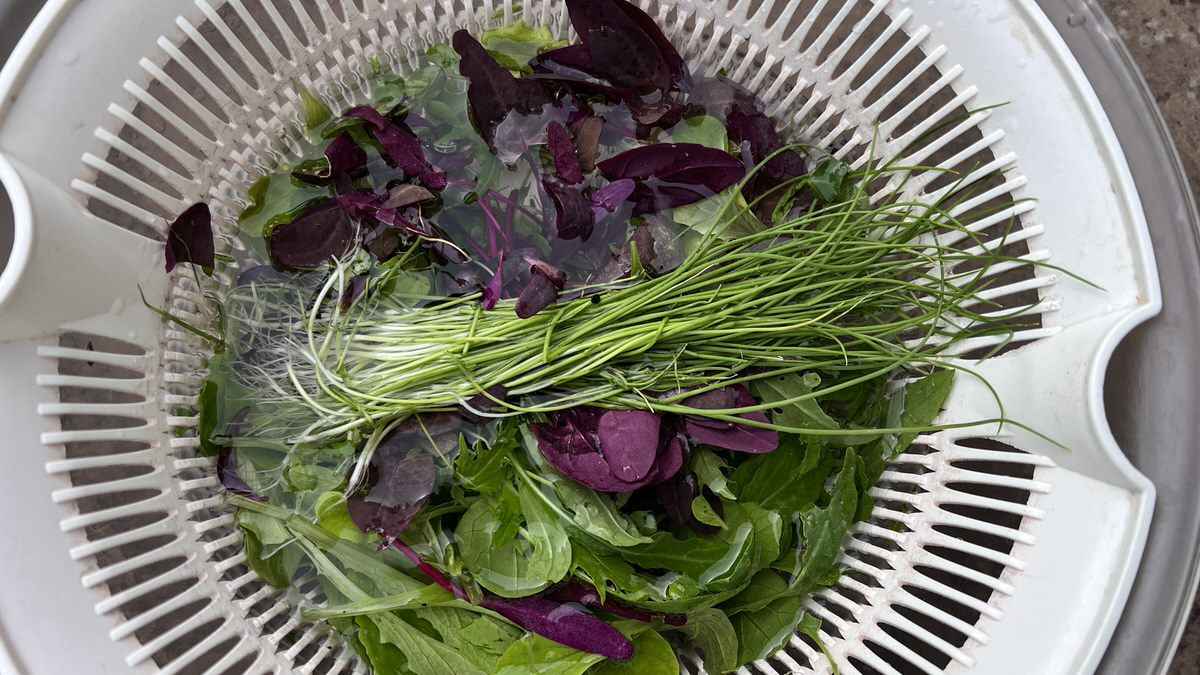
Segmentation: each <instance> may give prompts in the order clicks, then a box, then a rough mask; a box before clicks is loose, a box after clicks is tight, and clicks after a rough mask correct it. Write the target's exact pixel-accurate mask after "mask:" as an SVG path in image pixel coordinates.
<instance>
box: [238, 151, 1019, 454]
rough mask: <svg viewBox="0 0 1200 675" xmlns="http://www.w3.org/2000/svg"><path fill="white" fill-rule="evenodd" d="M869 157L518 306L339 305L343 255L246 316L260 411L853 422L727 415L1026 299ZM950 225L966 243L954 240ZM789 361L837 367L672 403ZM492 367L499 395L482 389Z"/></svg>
mask: <svg viewBox="0 0 1200 675" xmlns="http://www.w3.org/2000/svg"><path fill="white" fill-rule="evenodd" d="M881 176H882V172H875V173H871V174H864V175H862V176H860V177H859V179H860V182H859V184H860V187H859V193H858V194H857V195H856V196H855V197H853V198H851V199H848V200H847V201H844V202H842V203H838V204H833V205H829V206H825V207H823V208H820V209H819V210H815V211H812V212H809V213H806V214H804V215H802V216H799V217H795V218H791V219H789V220H786V221H784V222H779V223H777V224H775V225H773V226H770V227H766V228H764V229H762V230H761V231H758V232H753V233H749V234H743V235H741V236H737V237H735V238H730V239H722V238H720V237H718V236H714V235H711V234H710V235H709V236H705V237H704V238H703V240H702V241H701V242H700V243H699V245H698V246H697V248H696V249H695V250H694V251H693V252H692V253H691V254H690V256H689V257H688V258H687V259H686V260H685V261H684V262H683V264H682V265H680V266H679V267H678V268H676V269H675V270H673V271H671V272H669V273H667V274H665V275H663V276H661V277H658V278H637V279H627V280H624V281H623V282H621V283H616V284H611V285H609V286H607V287H603V288H597V289H592V290H593V292H594V293H595V295H594V297H581V298H579V299H576V300H572V301H569V302H563V303H560V304H559V305H557V306H555V307H552V308H550V309H548V310H546V311H544V312H542V313H540V314H539V315H537V316H536V317H534V318H532V319H527V320H522V319H519V318H518V317H517V316H516V315H515V313H514V311H513V303H512V302H511V301H510V302H504V303H501V304H500V305H499V307H498V308H497V309H496V310H494V311H488V312H484V311H481V309H480V307H479V303H478V297H477V296H469V297H463V298H458V299H451V300H446V299H441V302H439V303H437V304H427V305H424V306H414V301H415V300H432V298H405V297H404V296H403V295H402V294H395V293H393V294H388V295H383V296H379V297H373V298H372V299H371V301H369V302H366V303H362V305H361V306H359V307H355V308H354V309H352V310H351V311H349V312H348V313H344V314H343V313H342V312H341V311H340V310H338V309H337V308H336V302H332V303H331V302H329V299H330V298H334V299H336V297H337V294H338V293H339V292H340V291H341V289H342V288H344V287H345V284H346V283H347V279H348V278H349V276H350V272H349V270H348V267H347V264H346V263H343V264H341V265H339V267H338V268H337V270H336V271H335V273H334V274H333V275H331V276H330V277H329V278H328V280H327V281H326V283H325V284H324V286H323V287H321V288H319V289H316V301H315V302H312V301H311V298H305V297H303V296H302V295H301V294H297V298H299V299H298V300H297V301H296V302H294V303H293V307H292V309H291V311H290V313H289V312H287V311H285V312H284V314H285V315H286V316H285V317H284V319H283V320H282V322H281V321H280V320H279V319H278V318H276V320H274V321H269V320H266V319H264V318H263V317H262V316H258V319H257V320H258V322H259V324H260V325H262V326H268V329H269V327H270V326H275V327H276V328H278V326H279V325H281V323H284V324H287V326H288V329H287V330H276V331H275V337H274V338H273V339H270V340H262V341H261V342H262V343H264V344H263V346H262V347H261V349H260V353H259V354H258V355H257V364H256V365H255V366H253V367H250V368H246V369H244V370H243V372H241V373H240V377H241V378H242V380H243V382H242V384H243V386H244V387H245V388H247V389H248V390H250V391H252V392H255V396H257V397H259V399H260V402H261V403H262V404H263V405H269V406H273V408H272V409H273V410H278V411H280V414H279V415H278V416H276V417H275V418H274V419H273V423H274V424H276V425H277V428H275V429H274V431H275V433H279V432H280V431H286V432H287V435H286V436H285V437H287V438H288V439H289V441H290V442H294V443H304V442H315V441H319V440H324V439H329V438H334V437H337V436H339V435H344V434H346V433H347V432H350V431H353V430H356V429H360V428H368V429H369V428H371V427H375V428H376V429H378V428H379V427H380V425H381V424H386V423H387V422H389V421H395V420H398V419H402V418H404V417H407V416H409V415H411V414H413V413H417V412H426V411H438V410H449V409H453V408H455V407H458V406H466V407H468V408H470V409H472V410H474V411H475V412H477V413H479V414H481V415H484V416H505V415H516V414H524V413H535V412H549V411H553V410H559V409H564V408H568V407H572V406H577V405H583V404H587V405H594V406H600V407H612V408H626V409H627V408H634V409H648V410H654V411H661V412H677V413H690V414H702V415H706V416H709V417H712V418H716V419H725V420H734V419H738V421H739V422H741V423H743V424H749V425H750V426H759V427H767V428H775V429H777V430H780V431H789V432H793V433H806V434H812V435H837V434H850V433H856V432H854V431H849V430H847V431H842V430H827V429H826V430H821V429H794V428H790V427H782V426H778V425H773V424H770V423H761V422H748V421H746V420H744V419H740V418H736V417H735V416H736V415H739V414H743V413H747V412H754V411H759V410H766V409H769V408H772V407H777V406H780V405H787V404H790V403H794V402H799V401H801V400H803V399H808V398H818V397H821V396H826V395H829V394H832V393H834V392H835V391H837V390H839V389H843V388H846V387H850V386H853V385H854V384H856V383H858V382H863V381H866V380H870V379H874V378H879V377H883V376H886V375H888V374H892V373H896V372H898V371H902V370H903V369H904V368H911V367H914V366H926V367H927V366H930V365H939V364H940V365H947V364H950V360H949V355H952V354H954V353H955V349H954V348H955V347H956V346H957V345H960V344H961V343H962V342H964V341H966V340H970V339H974V338H981V337H988V336H991V337H995V336H1008V335H1011V332H1012V328H1011V327H1008V326H1006V325H1005V324H1004V319H1006V318H1011V317H1016V316H1020V315H1022V314H1024V313H1025V312H1026V311H1027V310H1028V309H1029V308H1028V307H1018V308H1010V309H1003V310H999V311H997V310H998V307H997V306H996V305H995V304H994V303H993V302H991V301H989V300H987V299H986V294H985V293H984V292H985V291H986V290H988V289H989V288H993V287H994V286H995V280H994V279H992V278H991V273H992V272H993V271H994V267H995V266H996V265H999V264H1002V263H1007V262H1011V261H1012V260H1013V258H1011V257H1008V256H1005V255H1002V254H1001V253H1000V251H1001V250H1002V249H1003V246H1004V241H1003V239H1001V240H999V241H993V242H991V243H990V244H984V242H983V241H981V240H980V239H979V238H978V236H977V235H976V234H974V233H972V231H971V230H970V229H969V228H968V227H966V226H965V225H964V224H963V223H961V222H960V221H959V220H958V219H957V218H955V217H954V216H952V215H951V214H950V212H949V211H950V210H949V208H948V207H946V206H945V205H930V204H924V203H920V202H891V203H886V204H882V205H877V206H875V205H871V204H870V202H869V201H868V200H867V199H866V198H865V196H864V195H865V194H866V192H867V189H868V187H867V186H869V185H871V184H872V182H873V181H876V180H878V179H879V178H880V177H881ZM728 210H731V209H729V208H728V205H727V207H726V211H728ZM727 215H730V214H727ZM739 215H741V214H736V213H735V214H731V217H730V220H731V221H732V220H733V219H736V218H737V217H738V216H739ZM948 240H954V241H956V242H957V246H950V245H947V244H944V243H941V242H943V241H948ZM964 240H965V241H966V242H967V243H968V244H974V248H973V250H970V251H969V252H964V250H963V249H964V247H963V246H962V242H963V241H964ZM635 269H638V267H637V266H635ZM331 305H334V307H333V309H330V306H331ZM951 367H956V366H953V365H951ZM804 372H817V373H826V374H835V375H836V378H834V379H835V380H836V384H833V385H831V386H827V387H824V388H822V389H819V390H818V391H814V392H811V393H806V394H803V395H799V396H797V397H796V398H795V399H789V400H786V401H773V402H771V403H766V404H761V405H756V406H750V407H743V408H736V409H729V410H719V411H712V410H706V411H699V410H694V409H691V408H688V407H687V406H686V405H684V403H683V401H684V400H685V399H686V398H687V397H689V396H693V395H695V394H696V393H699V392H703V391H708V390H711V389H715V388H719V387H723V386H728V385H729V384H731V383H734V382H749V381H753V380H757V379H762V378H770V377H775V376H778V375H783V374H792V373H804ZM496 387H502V388H503V389H504V390H505V391H506V392H507V394H508V396H506V397H505V398H504V399H503V400H502V399H500V398H498V397H495V396H493V395H492V394H489V393H488V392H489V391H494V388H496ZM479 396H483V397H485V398H486V399H491V401H490V403H491V405H489V406H482V407H485V408H487V409H488V410H487V411H485V410H481V409H479V408H480V407H481V406H478V405H474V404H472V403H471V399H472V398H473V397H479ZM475 400H479V399H475Z"/></svg>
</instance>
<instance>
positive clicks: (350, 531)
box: [314, 492, 369, 544]
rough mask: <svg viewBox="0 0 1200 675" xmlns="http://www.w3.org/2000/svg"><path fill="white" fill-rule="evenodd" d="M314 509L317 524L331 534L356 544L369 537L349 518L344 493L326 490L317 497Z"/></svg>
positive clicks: (363, 542) (362, 542) (365, 540)
mask: <svg viewBox="0 0 1200 675" xmlns="http://www.w3.org/2000/svg"><path fill="white" fill-rule="evenodd" d="M314 509H315V511H316V516H317V525H318V526H319V527H320V528H321V529H323V530H325V531H326V532H328V533H330V534H332V535H333V536H335V537H338V538H339V539H345V540H346V541H350V542H354V543H356V544H365V543H366V542H367V540H368V539H369V537H368V536H367V535H366V534H365V533H364V532H363V531H362V530H360V529H358V525H355V524H354V520H353V519H351V518H350V510H349V509H348V508H346V495H344V494H342V493H341V492H326V493H324V494H322V495H321V496H320V497H317V503H316V506H315V507H314Z"/></svg>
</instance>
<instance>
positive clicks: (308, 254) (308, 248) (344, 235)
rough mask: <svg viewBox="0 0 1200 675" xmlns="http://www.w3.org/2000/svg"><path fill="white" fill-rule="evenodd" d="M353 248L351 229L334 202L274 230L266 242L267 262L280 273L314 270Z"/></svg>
mask: <svg viewBox="0 0 1200 675" xmlns="http://www.w3.org/2000/svg"><path fill="white" fill-rule="evenodd" d="M353 245H354V225H353V224H352V223H351V222H350V218H348V217H347V216H346V212H345V211H343V210H342V207H341V205H340V204H339V203H338V202H337V201H336V200H332V199H331V200H329V201H327V202H324V203H322V204H319V205H317V206H315V207H313V208H310V209H309V210H307V211H305V212H304V213H303V214H301V215H300V216H299V217H297V218H296V219H295V220H293V221H292V222H290V223H285V224H282V225H279V226H277V227H275V229H274V230H272V231H271V233H270V235H269V237H268V239H267V247H268V249H270V252H271V259H272V260H273V261H274V262H275V264H276V265H278V266H280V267H282V268H284V269H292V270H306V269H316V268H318V267H320V266H322V265H324V264H325V263H328V262H329V261H330V260H332V259H333V258H341V257H342V256H344V255H346V253H348V252H349V251H350V248H351V247H352V246H353Z"/></svg>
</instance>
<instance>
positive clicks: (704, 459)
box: [691, 446, 737, 501]
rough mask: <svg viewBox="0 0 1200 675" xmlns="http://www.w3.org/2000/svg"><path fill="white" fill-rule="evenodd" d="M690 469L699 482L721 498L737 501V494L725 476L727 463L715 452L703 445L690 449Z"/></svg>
mask: <svg viewBox="0 0 1200 675" xmlns="http://www.w3.org/2000/svg"><path fill="white" fill-rule="evenodd" d="M691 464H692V465H691V470H692V472H693V473H695V474H696V478H698V479H699V480H700V483H701V484H702V485H703V486H704V487H706V488H708V489H709V490H711V491H712V493H713V494H715V495H717V496H718V497H721V498H723V499H728V500H730V501H737V495H735V494H734V491H733V489H732V488H731V487H730V484H729V479H727V478H726V477H725V469H727V468H729V465H728V464H726V463H725V460H723V459H721V458H720V457H719V456H718V455H717V453H715V452H713V451H712V450H709V449H708V448H705V447H703V446H701V447H698V448H696V449H695V450H694V451H692V459H691Z"/></svg>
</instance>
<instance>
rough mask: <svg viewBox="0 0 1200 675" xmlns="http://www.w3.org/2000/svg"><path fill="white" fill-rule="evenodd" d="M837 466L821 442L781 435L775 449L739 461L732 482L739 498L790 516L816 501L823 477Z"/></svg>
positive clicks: (821, 489) (822, 489) (821, 490)
mask: <svg viewBox="0 0 1200 675" xmlns="http://www.w3.org/2000/svg"><path fill="white" fill-rule="evenodd" d="M836 466H837V464H836V461H835V460H833V459H831V458H828V457H826V456H825V453H824V448H822V447H821V446H820V445H817V444H815V443H806V442H804V441H803V440H801V439H800V438H799V437H797V436H791V435H783V436H782V437H781V438H780V443H779V449H778V450H776V451H775V452H772V453H769V454H766V455H758V456H755V457H752V458H750V459H748V460H746V461H744V462H742V463H741V464H740V465H739V466H738V468H737V469H736V470H735V471H734V473H733V481H734V483H735V484H736V485H737V490H738V493H737V494H738V498H739V499H740V500H742V501H747V502H755V503H758V504H760V505H762V506H763V507H764V508H768V509H772V510H775V511H778V512H780V513H782V514H784V515H789V516H790V515H791V514H793V513H797V512H801V511H805V510H807V509H809V508H810V507H812V506H813V505H814V504H816V503H817V499H818V498H819V497H820V496H821V493H822V492H823V491H824V489H825V479H826V477H828V476H829V474H830V472H832V471H833V470H834V468H836Z"/></svg>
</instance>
